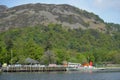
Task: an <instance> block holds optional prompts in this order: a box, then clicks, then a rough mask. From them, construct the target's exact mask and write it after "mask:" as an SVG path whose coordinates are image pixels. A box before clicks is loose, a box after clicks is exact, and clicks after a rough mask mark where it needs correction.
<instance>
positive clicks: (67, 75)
mask: <svg viewBox="0 0 120 80" xmlns="http://www.w3.org/2000/svg"><path fill="white" fill-rule="evenodd" d="M0 80H120V72H113V73H111V72H110V73H109V72H107V73H105V72H104V73H80V72H50V73H39V72H35V73H34V72H32V73H27V72H25V73H22V72H20V73H2V74H0Z"/></svg>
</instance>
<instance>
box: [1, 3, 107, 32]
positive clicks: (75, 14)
mask: <svg viewBox="0 0 120 80" xmlns="http://www.w3.org/2000/svg"><path fill="white" fill-rule="evenodd" d="M49 23H55V24H62V25H63V26H64V27H68V28H71V29H75V28H82V29H89V28H90V29H97V30H100V31H106V28H105V24H104V22H103V20H102V19H100V18H99V17H98V16H97V15H95V14H93V13H89V12H87V11H85V10H81V9H78V8H76V7H74V6H71V5H67V4H61V5H55V4H40V3H37V4H26V5H20V6H16V7H13V8H8V9H6V8H5V10H4V11H2V12H0V31H4V30H8V29H11V28H16V27H26V26H35V25H39V24H44V25H48V24H49Z"/></svg>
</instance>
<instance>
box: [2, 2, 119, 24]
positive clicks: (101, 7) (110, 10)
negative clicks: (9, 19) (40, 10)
mask: <svg viewBox="0 0 120 80" xmlns="http://www.w3.org/2000/svg"><path fill="white" fill-rule="evenodd" d="M27 3H47V4H70V5H73V6H76V7H79V8H80V9H84V10H87V11H89V12H93V13H95V14H97V15H99V16H100V17H101V18H102V19H103V20H104V21H105V22H114V23H119V24H120V0H0V5H6V6H8V7H14V6H17V5H22V4H27Z"/></svg>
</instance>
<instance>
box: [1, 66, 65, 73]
mask: <svg viewBox="0 0 120 80" xmlns="http://www.w3.org/2000/svg"><path fill="white" fill-rule="evenodd" d="M2 71H3V72H50V71H66V67H63V66H59V67H57V66H56V67H49V66H32V65H23V66H8V67H3V68H2Z"/></svg>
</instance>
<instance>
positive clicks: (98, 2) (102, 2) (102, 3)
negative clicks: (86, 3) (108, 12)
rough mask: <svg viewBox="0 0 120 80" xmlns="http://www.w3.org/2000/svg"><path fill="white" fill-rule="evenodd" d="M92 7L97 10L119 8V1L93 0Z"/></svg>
mask: <svg viewBox="0 0 120 80" xmlns="http://www.w3.org/2000/svg"><path fill="white" fill-rule="evenodd" d="M93 1H94V5H95V6H96V7H98V8H104V9H108V8H116V9H118V7H120V0H93Z"/></svg>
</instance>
